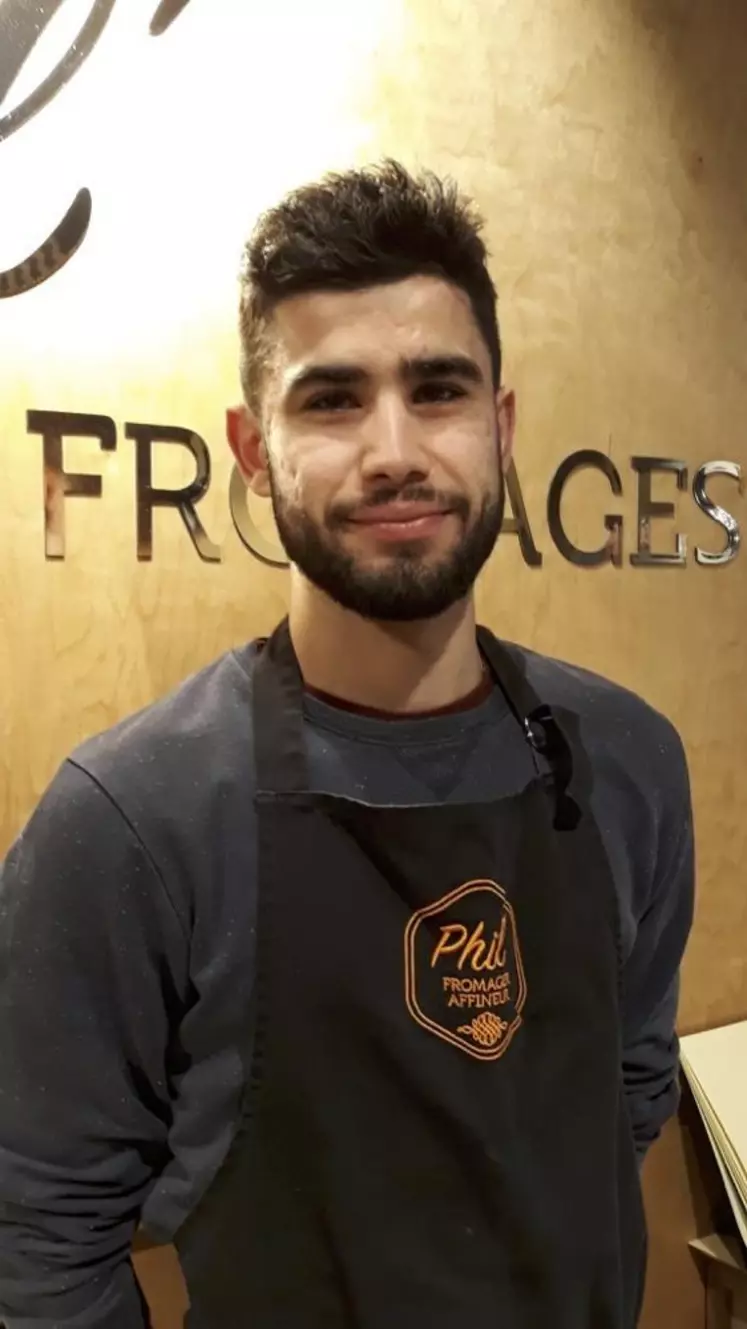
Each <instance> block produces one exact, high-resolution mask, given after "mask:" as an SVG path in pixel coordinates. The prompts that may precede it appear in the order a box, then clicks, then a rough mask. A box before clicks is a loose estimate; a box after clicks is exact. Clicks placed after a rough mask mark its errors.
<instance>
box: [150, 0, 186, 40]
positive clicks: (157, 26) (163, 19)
mask: <svg viewBox="0 0 747 1329" xmlns="http://www.w3.org/2000/svg"><path fill="white" fill-rule="evenodd" d="M188 4H189V0H161V3H160V5H159V6H158V9H157V10H156V12H155V14H154V15H153V17H152V19H151V21H150V35H151V37H160V36H161V35H162V34H163V33H164V32H165V31H166V29H167V28H170V27H171V25H172V23H173V22H174V21H175V20H176V19H178V17H179V15H180V14H181V12H182V10H184V9H186V8H187V5H188Z"/></svg>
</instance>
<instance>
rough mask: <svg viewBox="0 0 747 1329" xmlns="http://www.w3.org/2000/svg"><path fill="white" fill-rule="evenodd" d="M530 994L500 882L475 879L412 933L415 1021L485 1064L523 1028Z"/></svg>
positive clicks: (410, 999) (409, 985) (409, 989)
mask: <svg viewBox="0 0 747 1329" xmlns="http://www.w3.org/2000/svg"><path fill="white" fill-rule="evenodd" d="M526 995H527V989H526V980H525V978H524V969H523V966H522V962H521V952H520V949H519V939H518V935H517V931H516V918H515V916H514V911H513V909H512V908H511V905H510V904H509V901H508V899H507V897H506V892H505V891H504V890H503V889H502V887H500V886H497V885H496V883H495V882H493V881H487V880H479V881H468V882H466V883H465V885H464V886H459V887H457V889H456V890H454V891H451V892H450V894H449V895H445V896H444V897H443V898H442V899H440V900H437V901H436V902H435V904H431V905H428V906H427V907H426V908H425V909H418V911H417V913H415V914H413V916H412V918H411V919H410V921H409V923H408V925H407V930H406V932H405V996H406V1000H407V1008H408V1010H409V1012H410V1014H411V1015H412V1017H413V1019H414V1020H417V1022H418V1024H420V1025H422V1026H423V1028H424V1029H427V1030H429V1032H430V1033H432V1034H436V1035H437V1036H438V1037H439V1038H443V1039H444V1040H445V1041H446V1042H447V1043H453V1044H454V1045H455V1046H456V1047H458V1048H461V1049H462V1050H463V1051H464V1052H468V1053H469V1054H470V1055H471V1056H473V1057H477V1058H479V1059H480V1060H481V1061H495V1060H496V1059H497V1058H498V1057H501V1056H503V1053H504V1052H505V1051H506V1049H507V1048H508V1046H509V1044H510V1042H511V1040H512V1038H513V1036H514V1034H515V1033H516V1031H517V1029H518V1028H519V1027H520V1025H521V1012H522V1010H523V1008H524V1003H525V1001H526Z"/></svg>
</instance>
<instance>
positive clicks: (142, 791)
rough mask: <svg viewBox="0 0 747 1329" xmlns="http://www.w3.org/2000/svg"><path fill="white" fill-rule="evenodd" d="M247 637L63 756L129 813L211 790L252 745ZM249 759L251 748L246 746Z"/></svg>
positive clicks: (158, 808)
mask: <svg viewBox="0 0 747 1329" xmlns="http://www.w3.org/2000/svg"><path fill="white" fill-rule="evenodd" d="M254 654H255V650H254V644H253V643H249V644H248V645H246V646H244V647H241V648H239V649H237V650H231V651H228V652H226V653H225V654H224V655H222V656H220V657H219V658H218V659H217V660H215V661H213V662H212V663H211V664H209V665H207V666H206V667H205V668H203V669H201V670H199V671H198V672H197V673H194V674H192V675H191V676H190V677H189V678H187V679H185V680H184V681H183V682H182V683H180V684H179V685H178V686H177V687H176V688H174V689H172V690H171V691H170V692H168V693H166V694H165V695H164V696H162V697H160V698H158V699H157V700H156V701H154V702H152V703H151V704H150V705H148V706H146V707H144V708H143V709H141V710H139V711H137V712H135V713H134V714H132V715H130V716H127V717H126V718H125V719H123V720H121V721H119V723H117V724H115V725H113V726H112V727H111V728H109V729H107V730H105V731H103V732H102V733H100V734H97V735H95V736H94V737H92V738H89V739H87V740H86V741H85V742H83V743H82V744H81V745H80V746H79V747H77V748H76V749H75V750H74V751H73V752H72V753H71V755H70V758H69V761H70V762H71V763H72V764H73V765H75V766H77V767H79V768H80V769H81V770H83V771H85V772H86V773H87V774H88V775H89V776H90V778H91V779H92V780H93V781H94V782H95V783H96V784H97V785H99V786H100V787H101V788H102V789H103V790H105V792H106V793H107V794H108V796H109V797H110V798H111V799H112V801H113V802H115V803H117V805H118V806H120V807H121V808H122V810H123V811H124V812H125V814H126V815H128V816H129V815H130V810H131V808H139V809H140V810H146V809H148V808H149V807H150V806H152V807H153V810H154V811H156V812H159V811H160V812H161V813H164V812H165V811H166V810H167V809H168V807H169V805H171V806H174V807H176V806H178V805H179V803H180V801H181V800H183V798H184V796H185V794H187V793H189V795H190V799H189V800H188V801H191V802H194V800H195V795H196V794H199V792H200V791H202V794H203V795H204V796H206V797H207V796H210V795H211V794H214V793H215V792H216V791H219V790H220V789H221V787H222V786H223V785H224V784H225V781H226V778H227V777H228V776H229V775H230V774H231V773H233V774H234V775H235V771H236V767H237V765H238V766H239V767H243V766H244V765H245V760H246V757H247V751H246V749H251V731H252V725H251V692H252V688H251V676H252V667H253V661H254ZM248 756H249V759H250V760H251V750H249V752H248Z"/></svg>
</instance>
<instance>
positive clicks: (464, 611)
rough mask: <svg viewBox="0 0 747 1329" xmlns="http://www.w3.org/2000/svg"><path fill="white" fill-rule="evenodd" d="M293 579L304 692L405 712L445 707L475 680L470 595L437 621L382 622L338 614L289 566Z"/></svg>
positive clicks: (293, 621) (477, 661)
mask: <svg viewBox="0 0 747 1329" xmlns="http://www.w3.org/2000/svg"><path fill="white" fill-rule="evenodd" d="M291 576H292V581H291V605H290V613H289V620H290V632H291V638H292V641H293V647H294V649H295V652H296V656H297V658H298V663H299V665H300V668H301V673H302V675H303V678H304V682H305V683H306V684H307V685H308V686H309V687H312V688H316V689H317V690H318V691H320V692H326V693H329V694H330V695H331V696H333V697H339V698H340V700H341V701H347V702H351V703H353V704H354V705H356V706H366V707H373V708H374V709H376V710H381V711H390V712H393V713H402V714H407V713H408V712H410V711H430V710H437V709H440V708H441V707H442V706H450V705H452V704H453V703H454V702H456V701H459V700H460V699H461V698H462V697H465V696H467V695H468V693H470V692H471V691H472V690H473V689H474V688H476V687H477V685H478V683H479V682H480V679H481V677H482V660H481V657H480V652H479V649H478V646H477V637H476V631H475V613H474V603H473V600H472V597H469V599H467V600H464V601H461V602H460V603H459V604H457V605H454V606H453V607H452V608H451V609H449V610H447V612H446V613H445V614H441V615H439V616H438V617H437V618H432V619H424V620H422V621H419V622H415V623H381V622H377V621H375V620H371V619H366V618H361V617H360V616H359V615H358V614H353V613H351V612H350V610H347V609H342V608H341V607H340V605H338V604H335V603H334V601H333V600H330V599H329V597H328V596H326V595H325V594H324V593H323V592H322V591H319V590H318V589H317V588H316V587H315V586H312V585H311V584H310V583H309V582H307V581H306V580H305V579H304V578H302V577H301V576H300V574H299V573H298V572H297V571H296V569H295V568H294V569H293V570H292V574H291Z"/></svg>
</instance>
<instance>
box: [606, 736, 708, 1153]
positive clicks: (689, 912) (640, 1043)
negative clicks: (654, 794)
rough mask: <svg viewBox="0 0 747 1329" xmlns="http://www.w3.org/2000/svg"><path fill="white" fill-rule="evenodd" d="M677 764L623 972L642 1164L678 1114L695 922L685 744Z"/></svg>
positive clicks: (626, 1070)
mask: <svg viewBox="0 0 747 1329" xmlns="http://www.w3.org/2000/svg"><path fill="white" fill-rule="evenodd" d="M671 761H672V764H671V768H670V770H669V772H668V775H667V788H666V791H665V798H664V812H663V814H662V817H661V822H660V828H659V844H658V854H657V866H656V872H655V876H654V884H653V890H652V892H651V895H650V899H649V901H648V904H647V908H646V910H645V912H644V914H643V916H642V917H641V918H640V919H639V920H638V932H637V937H636V942H635V945H634V947H633V951H632V953H631V955H630V958H629V959H628V962H627V964H626V967H625V972H624V975H623V1076H624V1082H625V1092H626V1098H627V1103H628V1111H629V1113H630V1119H631V1125H632V1129H633V1136H634V1139H635V1144H636V1149H637V1151H638V1154H639V1157H640V1158H641V1159H642V1158H643V1156H644V1154H645V1152H646V1150H647V1149H648V1148H649V1146H650V1145H651V1144H653V1142H654V1140H656V1138H657V1136H658V1135H659V1133H660V1131H661V1129H662V1127H663V1125H664V1124H665V1122H666V1121H667V1120H668V1118H669V1117H671V1116H672V1114H673V1113H674V1112H675V1111H676V1109H677V1103H678V1098H679V1073H678V1072H679V1044H678V1040H677V1035H676V1033H675V1023H676V1018H677V1003H678V997H679V968H680V962H681V960H682V956H683V953H684V950H685V946H686V943H687V939H688V936H689V933H690V927H691V925H692V917H693V899H694V884H695V866H694V846H693V819H692V807H691V801H690V787H689V780H688V773H687V763H686V759H685V755H684V752H683V750H682V746H681V744H680V743H679V741H678V743H677V746H676V751H674V752H672V754H671Z"/></svg>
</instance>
